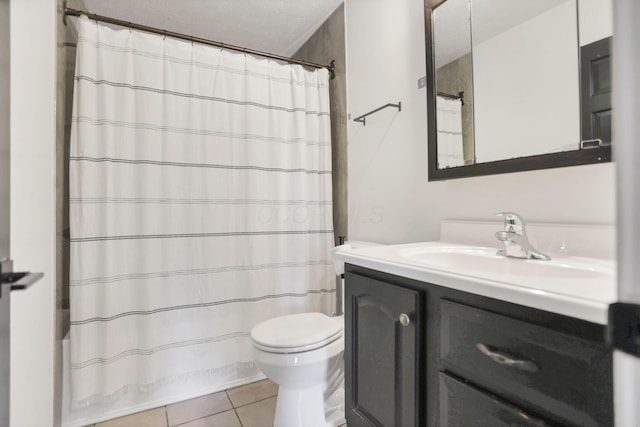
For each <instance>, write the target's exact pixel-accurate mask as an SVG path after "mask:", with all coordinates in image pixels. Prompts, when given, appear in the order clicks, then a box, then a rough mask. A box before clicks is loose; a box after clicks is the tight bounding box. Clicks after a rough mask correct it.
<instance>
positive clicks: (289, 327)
mask: <svg viewBox="0 0 640 427" xmlns="http://www.w3.org/2000/svg"><path fill="white" fill-rule="evenodd" d="M341 319H342V318H332V317H329V316H325V315H324V314H322V313H301V314H290V315H287V316H280V317H275V318H273V319H269V320H266V321H264V322H262V323H260V324H259V325H257V326H256V327H254V328H253V329H252V330H251V338H252V339H253V342H254V344H256V346H257V347H258V348H260V349H262V350H265V351H272V352H276V353H281V352H284V353H293V352H296V351H309V350H313V349H316V348H319V347H322V346H324V345H326V344H329V343H330V342H333V341H335V340H337V339H338V338H340V337H341V336H342V330H343V325H342V320H341Z"/></svg>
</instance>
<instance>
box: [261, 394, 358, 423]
mask: <svg viewBox="0 0 640 427" xmlns="http://www.w3.org/2000/svg"><path fill="white" fill-rule="evenodd" d="M330 418H332V419H329V420H326V419H325V405H324V392H323V390H322V385H317V386H314V387H309V388H304V389H287V388H284V387H282V386H280V387H279V389H278V398H277V402H276V414H275V418H274V420H273V427H338V426H340V425H342V424H344V423H345V420H344V412H342V414H341V416H336V414H335V413H333V414H332V415H331V417H330Z"/></svg>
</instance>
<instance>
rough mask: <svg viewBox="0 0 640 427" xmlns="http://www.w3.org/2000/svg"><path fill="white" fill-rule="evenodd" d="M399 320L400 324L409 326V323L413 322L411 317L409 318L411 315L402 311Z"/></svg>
mask: <svg viewBox="0 0 640 427" xmlns="http://www.w3.org/2000/svg"><path fill="white" fill-rule="evenodd" d="M398 321H400V324H401V325H402V326H409V323H411V319H410V318H409V316H407V315H406V314H404V313H402V314H401V315H400V317H398Z"/></svg>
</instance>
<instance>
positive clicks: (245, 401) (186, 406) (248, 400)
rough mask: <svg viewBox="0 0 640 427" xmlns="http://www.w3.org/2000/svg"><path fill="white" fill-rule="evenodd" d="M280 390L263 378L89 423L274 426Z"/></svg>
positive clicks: (110, 426) (107, 426) (115, 426)
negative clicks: (277, 397)
mask: <svg viewBox="0 0 640 427" xmlns="http://www.w3.org/2000/svg"><path fill="white" fill-rule="evenodd" d="M277 394H278V385H277V384H275V383H273V382H272V381H271V380H263V381H258V382H255V383H251V384H247V385H243V386H240V387H236V388H232V389H229V390H225V391H221V392H218V393H213V394H209V395H206V396H202V397H198V398H195V399H191V400H185V401H184V402H178V403H173V404H171V405H167V406H163V407H160V408H155V409H150V410H148V411H144V412H138V413H137V414H132V415H128V416H126V417H121V418H115V419H113V420H109V421H104V422H101V423H98V424H95V425H92V426H87V427H174V426H180V427H272V426H273V415H274V413H275V410H276V395H277ZM341 427H346V424H344V425H343V426H341Z"/></svg>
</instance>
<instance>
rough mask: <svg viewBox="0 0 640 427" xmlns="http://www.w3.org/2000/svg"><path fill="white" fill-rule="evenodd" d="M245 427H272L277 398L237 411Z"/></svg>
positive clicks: (243, 407)
mask: <svg viewBox="0 0 640 427" xmlns="http://www.w3.org/2000/svg"><path fill="white" fill-rule="evenodd" d="M236 412H237V413H238V418H240V422H241V423H242V426H243V427H272V426H273V417H274V415H275V413H276V398H275V397H270V398H268V399H265V400H261V401H259V402H256V403H252V404H250V405H246V406H242V407H240V408H237V409H236Z"/></svg>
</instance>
